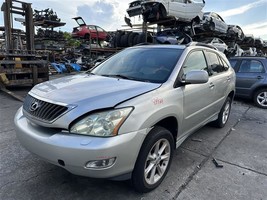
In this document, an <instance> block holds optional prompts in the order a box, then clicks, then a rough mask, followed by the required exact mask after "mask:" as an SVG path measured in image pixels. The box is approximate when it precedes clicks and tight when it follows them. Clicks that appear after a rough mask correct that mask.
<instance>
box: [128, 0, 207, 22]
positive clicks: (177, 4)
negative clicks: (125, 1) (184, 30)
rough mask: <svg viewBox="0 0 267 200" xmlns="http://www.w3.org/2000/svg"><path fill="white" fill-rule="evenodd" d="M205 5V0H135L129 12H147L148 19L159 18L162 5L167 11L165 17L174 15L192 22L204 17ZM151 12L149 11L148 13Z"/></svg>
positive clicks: (135, 13)
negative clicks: (203, 9)
mask: <svg viewBox="0 0 267 200" xmlns="http://www.w3.org/2000/svg"><path fill="white" fill-rule="evenodd" d="M204 5H205V1H203V0H192V1H184V0H175V1H168V0H158V1H133V2H131V3H130V6H129V8H128V9H127V13H128V14H129V16H130V17H133V16H138V15H141V14H145V16H147V17H146V18H147V21H155V20H159V19H160V18H161V17H160V16H158V14H157V13H160V14H161V12H162V11H161V9H162V7H163V8H164V12H166V16H165V17H174V18H176V19H178V20H179V21H183V22H191V21H192V19H194V18H196V17H199V19H201V18H202V16H203V13H202V8H203V7H204ZM148 12H149V13H148Z"/></svg>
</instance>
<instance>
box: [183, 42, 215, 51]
mask: <svg viewBox="0 0 267 200" xmlns="http://www.w3.org/2000/svg"><path fill="white" fill-rule="evenodd" d="M186 46H187V47H189V46H202V47H208V48H211V49H214V50H218V49H217V48H216V47H215V46H212V45H210V44H205V43H202V42H190V43H188V44H187V45H186Z"/></svg>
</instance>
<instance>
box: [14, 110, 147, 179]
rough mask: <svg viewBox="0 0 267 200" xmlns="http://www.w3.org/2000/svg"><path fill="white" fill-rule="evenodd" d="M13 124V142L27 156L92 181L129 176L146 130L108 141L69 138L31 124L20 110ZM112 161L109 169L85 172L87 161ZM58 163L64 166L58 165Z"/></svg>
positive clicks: (64, 133)
mask: <svg viewBox="0 0 267 200" xmlns="http://www.w3.org/2000/svg"><path fill="white" fill-rule="evenodd" d="M14 121H15V128H16V133H17V138H18V139H19V141H20V143H21V144H22V145H23V146H24V147H25V148H26V149H28V150H29V151H30V152H32V153H34V154H36V155H38V156H40V157H41V158H43V159H44V160H46V161H48V162H50V163H52V164H55V165H58V166H61V167H63V168H65V169H66V170H68V171H69V172H71V173H73V174H76V175H81V176H87V177H93V178H113V177H119V176H122V175H124V174H129V173H131V172H132V170H133V168H134V165H135V161H136V159H137V156H138V153H139V150H140V148H141V145H142V143H143V140H144V138H145V136H146V130H141V131H136V132H131V133H127V134H122V135H119V136H116V137H109V138H100V137H90V136H83V135H74V134H69V133H68V132H64V131H59V130H54V129H51V128H44V127H40V126H37V125H34V124H31V123H30V122H29V121H28V120H27V119H26V118H25V117H24V116H23V113H22V108H20V109H19V110H18V112H17V113H16V116H15V119H14ZM112 157H116V161H115V163H114V165H112V166H110V167H109V168H102V169H92V168H90V169H88V168H85V164H86V163H87V162H88V161H92V160H102V159H107V158H112ZM62 161H64V164H65V166H62V165H60V164H59V163H62Z"/></svg>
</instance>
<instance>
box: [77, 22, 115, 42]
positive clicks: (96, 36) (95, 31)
mask: <svg viewBox="0 0 267 200" xmlns="http://www.w3.org/2000/svg"><path fill="white" fill-rule="evenodd" d="M73 19H74V20H75V21H76V22H77V23H78V25H79V27H74V28H73V31H72V37H74V38H84V39H87V40H89V39H91V40H109V39H110V35H109V34H108V33H107V32H106V31H105V30H104V29H103V28H101V27H99V26H96V25H86V23H85V21H84V20H83V18H82V17H75V18H73Z"/></svg>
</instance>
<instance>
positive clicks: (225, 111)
mask: <svg viewBox="0 0 267 200" xmlns="http://www.w3.org/2000/svg"><path fill="white" fill-rule="evenodd" d="M231 104H232V99H231V98H230V97H227V99H226V101H225V102H224V104H223V106H222V108H221V111H220V113H219V116H218V119H217V120H215V121H214V122H212V125H214V126H215V127H218V128H223V127H224V126H225V124H226V123H227V121H228V119H229V116H230V111H231Z"/></svg>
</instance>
